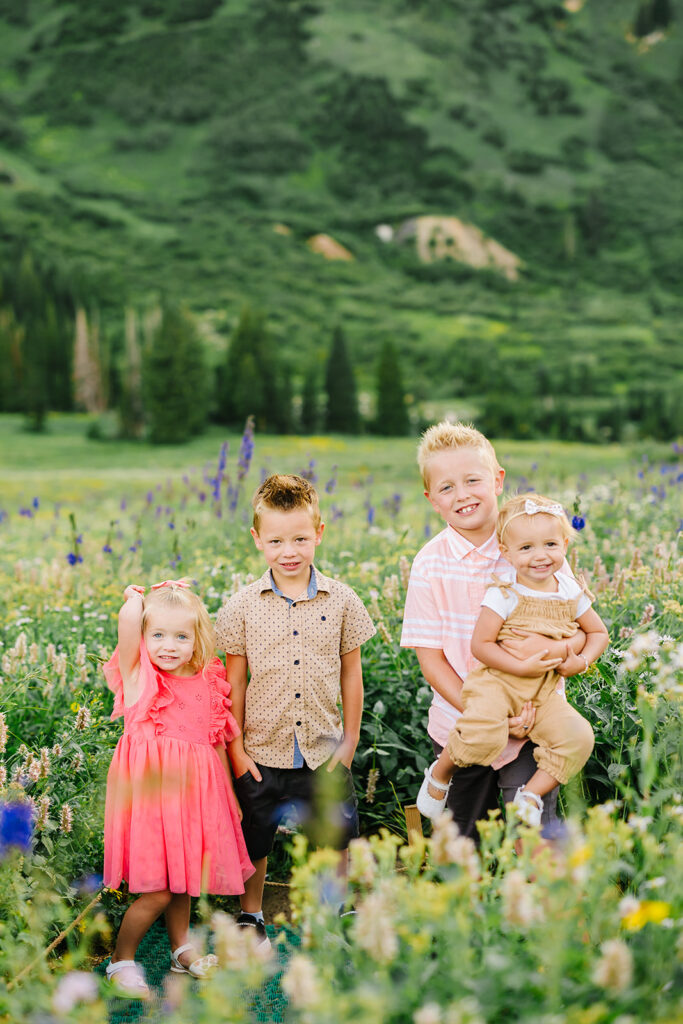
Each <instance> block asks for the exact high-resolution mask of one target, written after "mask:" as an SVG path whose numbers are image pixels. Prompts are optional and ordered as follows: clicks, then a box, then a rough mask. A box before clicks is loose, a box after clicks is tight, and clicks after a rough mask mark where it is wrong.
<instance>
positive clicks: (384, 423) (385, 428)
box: [375, 339, 410, 437]
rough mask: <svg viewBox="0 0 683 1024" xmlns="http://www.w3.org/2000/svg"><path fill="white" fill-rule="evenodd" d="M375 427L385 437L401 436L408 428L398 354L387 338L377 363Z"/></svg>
mask: <svg viewBox="0 0 683 1024" xmlns="http://www.w3.org/2000/svg"><path fill="white" fill-rule="evenodd" d="M375 429H376V431H377V433H378V434H383V435H384V436H385V437H403V436H405V435H406V434H407V433H408V431H409V429H410V423H409V421H408V410H407V408H406V397H405V392H404V390H403V379H402V375H401V367H400V365H399V361H398V355H397V353H396V349H395V348H394V346H393V344H392V342H391V341H389V340H388V339H387V340H386V341H385V342H384V344H383V345H382V349H381V351H380V355H379V360H378V363H377V418H376V421H375Z"/></svg>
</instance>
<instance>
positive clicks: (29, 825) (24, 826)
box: [0, 803, 33, 853]
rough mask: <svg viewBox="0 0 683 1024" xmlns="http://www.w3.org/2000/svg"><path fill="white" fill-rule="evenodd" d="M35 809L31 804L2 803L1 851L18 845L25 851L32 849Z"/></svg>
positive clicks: (0, 809)
mask: <svg viewBox="0 0 683 1024" xmlns="http://www.w3.org/2000/svg"><path fill="white" fill-rule="evenodd" d="M32 835H33V809H32V807H31V805H30V804H23V803H22V804H0V852H1V851H2V850H4V848H5V847H6V846H17V847H18V848H19V849H20V850H23V851H24V853H28V851H29V850H30V849H31V837H32Z"/></svg>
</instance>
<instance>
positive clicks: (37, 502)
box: [31, 498, 40, 508]
mask: <svg viewBox="0 0 683 1024" xmlns="http://www.w3.org/2000/svg"><path fill="white" fill-rule="evenodd" d="M31 504H32V505H33V507H34V508H38V506H39V505H40V501H39V500H38V498H34V499H33V501H32V502H31Z"/></svg>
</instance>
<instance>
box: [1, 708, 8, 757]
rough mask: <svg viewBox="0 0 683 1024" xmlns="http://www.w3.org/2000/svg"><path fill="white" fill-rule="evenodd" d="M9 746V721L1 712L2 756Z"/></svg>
mask: <svg viewBox="0 0 683 1024" xmlns="http://www.w3.org/2000/svg"><path fill="white" fill-rule="evenodd" d="M6 746H7V721H6V719H5V716H4V714H3V713H2V711H0V754H3V753H4V752H5V748H6Z"/></svg>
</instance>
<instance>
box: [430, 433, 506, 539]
mask: <svg viewBox="0 0 683 1024" xmlns="http://www.w3.org/2000/svg"><path fill="white" fill-rule="evenodd" d="M426 475H427V480H428V482H429V489H428V490H426V491H425V492H424V493H425V497H426V498H427V500H428V501H429V503H430V504H431V506H432V508H434V509H435V510H436V511H437V512H438V513H439V515H440V516H441V517H442V519H444V520H445V521H446V522H447V523H448V525H449V526H452V527H453V529H454V530H457V532H458V533H459V534H461V535H462V536H463V537H465V538H466V539H467V540H469V541H470V542H471V543H472V544H474V546H475V547H478V546H479V545H480V544H483V542H484V541H486V540H488V538H489V537H490V536H491V534H492V533H493V531H494V529H495V526H496V518H497V516H498V500H497V499H498V495H499V494H500V493H501V491H502V490H503V479H504V477H505V470H503V469H498V470H497V471H495V472H494V470H493V468H492V466H491V463H490V462H488V461H487V459H486V458H485V457H484V456H483V455H482V454H481V453H480V452H478V451H477V449H476V448H447V449H445V450H444V451H442V452H437V453H436V455H433V456H432V458H431V459H430V460H429V462H428V463H427V466H426Z"/></svg>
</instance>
